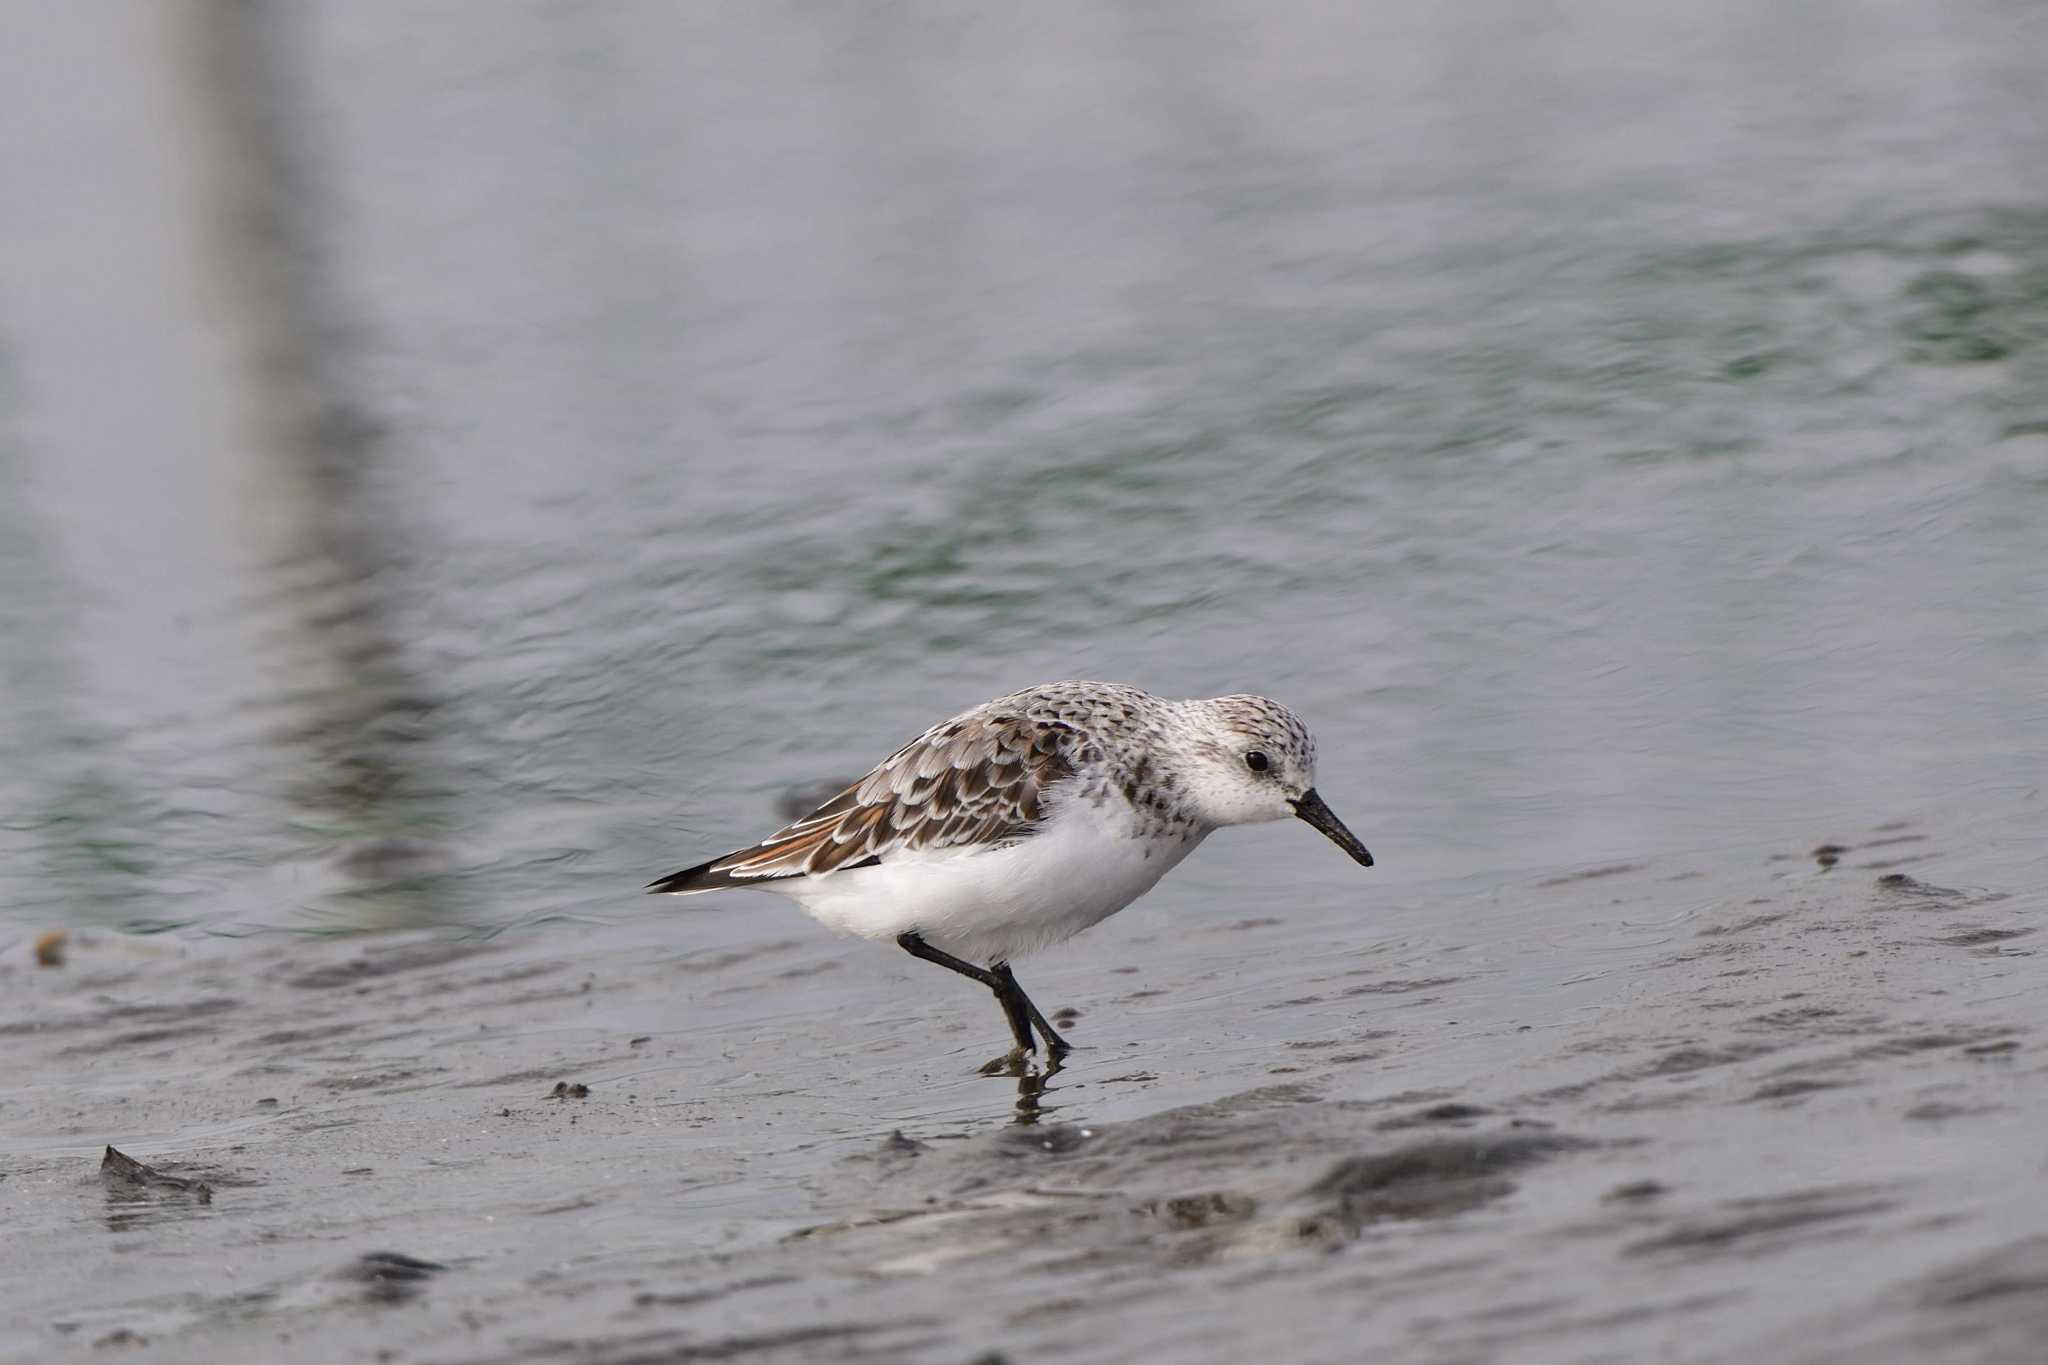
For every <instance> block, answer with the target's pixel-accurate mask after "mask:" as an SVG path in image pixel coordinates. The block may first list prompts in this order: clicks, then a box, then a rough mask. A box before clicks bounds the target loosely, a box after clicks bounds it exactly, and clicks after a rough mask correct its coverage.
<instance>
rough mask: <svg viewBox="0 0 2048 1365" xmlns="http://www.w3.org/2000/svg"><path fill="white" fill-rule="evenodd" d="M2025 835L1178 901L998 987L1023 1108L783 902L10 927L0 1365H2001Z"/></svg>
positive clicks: (937, 1005)
mask: <svg viewBox="0 0 2048 1365" xmlns="http://www.w3.org/2000/svg"><path fill="white" fill-rule="evenodd" d="M2022 817H2026V818H2022ZM2029 818H2030V815H2029V812H2027V811H2025V810H2022V811H2020V812H2018V813H2017V814H2016V815H2015V818H2014V820H2013V821H2012V822H2011V823H2010V824H2009V825H2008V826H2006V827H2005V832H2006V833H2007V834H2008V835H2010V836H2011V837H2010V838H2008V839H2006V840H2005V842H2003V843H2000V842H1999V838H1998V836H1997V835H1996V834H1994V835H1993V836H1992V837H1991V839H1990V840H1989V841H1988V842H1987V841H1986V839H1985V837H1984V835H1983V833H1982V829H1981V827H1974V826H1973V832H1972V835H1971V838H1972V840H1973V841H1974V849H1973V852H1974V854H1975V855H1976V856H1972V857H1968V858H1964V857H1958V856H1955V855H1953V854H1952V853H1951V852H1950V850H1951V849H1952V848H1953V847H1955V846H1956V842H1957V841H1956V840H1955V838H1953V837H1951V836H1950V835H1944V834H1942V833H1939V832H1936V831H1933V830H1929V829H1926V828H1922V827H1918V826H1912V825H1899V826H1892V827H1888V828H1884V829H1871V830H1862V831H1853V830H1852V831H1818V832H1815V834H1814V836H1813V837H1811V838H1806V839H1802V840H1800V841H1797V842H1796V843H1791V844H1790V845H1789V846H1787V847H1784V848H1779V849H1749V850H1742V851H1737V852H1733V853H1726V852H1724V853H1718V854H1714V855H1712V856H1707V855H1700V856H1695V857H1685V858H1673V859H1651V860H1645V861H1643V862H1641V863H1637V864H1632V865H1615V866H1604V867H1591V868H1576V869H1553V870H1550V871H1548V872H1545V873H1541V874H1531V875H1528V876H1524V877H1516V878H1510V879H1507V880H1504V881H1501V880H1496V882H1495V883H1494V884H1490V885H1476V884H1466V885H1457V886H1449V887H1439V888H1435V889H1433V890H1431V891H1430V892H1428V893H1427V894H1420V893H1417V894H1409V895H1406V896H1404V897H1403V898H1400V899H1399V900H1398V901H1397V902H1395V903H1388V902H1387V900H1384V899H1383V900H1380V901H1378V902H1375V900H1374V899H1373V898H1372V897H1370V896H1367V897H1365V898H1363V899H1361V901H1359V902H1358V903H1356V904H1351V905H1343V906H1338V905H1316V904H1310V905H1288V906H1284V907H1283V906H1281V905H1279V904H1278V903H1277V902H1276V904H1275V905H1272V906H1267V907H1263V908H1260V909H1259V910H1258V911H1257V912H1255V913H1254V912H1247V913H1246V914H1244V915H1242V916H1239V917H1237V918H1222V917H1214V916H1205V917H1201V918H1198V919H1197V918H1191V917H1189V916H1187V915H1184V914H1180V915H1177V914H1175V913H1174V906H1173V897H1172V895H1171V892H1170V891H1163V892H1162V893H1160V895H1159V896H1158V897H1155V898H1154V899H1153V900H1150V901H1147V902H1143V903H1141V904H1140V905H1139V906H1138V907H1134V909H1133V910H1131V911H1129V912H1127V913H1126V914H1125V915H1123V916H1120V917H1118V918H1117V919H1116V920H1112V921H1111V922H1110V923H1109V924H1107V925H1105V926H1103V927H1102V928H1101V929H1100V930H1098V931H1095V932H1094V933H1092V934H1091V935H1089V936H1086V937H1084V938H1083V939H1082V940H1081V941H1080V942H1079V943H1077V944H1075V945H1071V946H1070V947H1068V948H1067V949H1065V950H1062V951H1059V952H1055V953H1052V954H1048V955H1047V956H1046V957H1044V958H1043V959H1042V960H1035V961H1033V962H1032V963H1030V964H1028V969H1024V970H1022V971H1021V974H1022V976H1023V978H1024V980H1025V981H1026V982H1027V984H1028V985H1030V986H1031V988H1032V989H1033V991H1034V993H1035V994H1037V995H1038V997H1039V998H1040V1000H1041V1001H1043V1002H1045V1003H1046V1004H1047V1005H1048V1006H1049V1007H1052V1006H1070V1007H1072V1008H1074V1009H1076V1010H1077V1011H1078V1017H1076V1018H1075V1019H1074V1021H1073V1023H1072V1025H1071V1036H1072V1037H1073V1038H1074V1039H1075V1041H1076V1042H1077V1043H1079V1044H1082V1045H1083V1050H1081V1051H1079V1052H1078V1053H1077V1054H1076V1055H1075V1057H1074V1058H1073V1059H1072V1060H1071V1062H1070V1063H1069V1065H1068V1066H1067V1067H1065V1068H1064V1069H1063V1070H1062V1071H1060V1072H1059V1073H1058V1074H1056V1075H1054V1076H1053V1077H1051V1078H1050V1080H1049V1082H1047V1083H1045V1084H1044V1086H1043V1088H1042V1091H1041V1090H1040V1089H1039V1087H1038V1085H1037V1083H1036V1082H1035V1081H1033V1080H1032V1079H1031V1078H1025V1079H1024V1080H1021V1081H1020V1080H1019V1079H1017V1078H1012V1077H984V1076H981V1075H978V1074H976V1068H977V1067H978V1066H979V1065H980V1063H982V1062H983V1061H984V1060H986V1059H987V1058H989V1057H990V1056H991V1055H993V1054H994V1053H995V1052H996V1051H998V1050H999V1045H1000V1042H1001V1039H1002V1021H1001V1018H1000V1016H999V1014H998V1012H997V1011H996V1009H995V1008H994V1006H993V1004H992V1003H991V1002H989V1001H987V1000H985V999H982V998H980V997H979V996H978V995H977V994H976V993H975V992H973V991H972V990H970V989H963V988H962V986H963V984H964V983H958V982H954V981H951V980H948V979H941V977H940V975H939V974H938V973H936V972H934V971H932V970H931V969H929V968H926V967H924V966H922V965H921V964H917V963H914V962H911V961H909V960H908V959H907V958H899V957H897V956H896V955H893V954H889V953H885V952H882V951H880V950H877V949H873V948H868V947H865V946H863V945H859V944H851V943H845V942H841V941H838V940H834V939H832V938H830V937H829V936H826V935H824V934H823V933H821V932H818V931H815V930H814V929H813V928H812V927H811V926H810V925H809V924H808V923H807V922H806V921H804V920H803V919H802V918H801V917H800V916H799V915H798V914H797V913H796V912H795V911H794V910H792V909H790V908H789V907H786V906H784V905H782V904H781V903H780V902H776V901H771V900H769V899H768V898H759V899H749V898H745V897H740V896H735V897H730V898H726V899H725V900H724V901H723V902H722V903H720V904H717V905H715V906H707V907H706V908H705V909H703V910H701V911H693V912H692V913H678V914H673V915H666V916H649V917H645V918H635V919H631V920H627V921H624V922H621V923H619V924H614V925H591V924H578V925H558V926H554V927H551V928H549V929H546V930H542V931H535V932H529V933H525V934H521V935H516V936H515V935H506V936H501V937H499V938H497V939H495V940H476V939H467V940H456V941H451V940H447V939H443V938H436V937H432V936H427V935H421V934H399V935H388V936H358V937H337V938H310V939H309V938H286V937H278V936H273V937H267V938H262V939H257V940H245V941H236V940H224V939H208V938H192V939H176V938H171V937H167V936H159V937H152V938H124V937H121V936H117V935H109V934H101V933H91V934H78V935H74V936H73V938H72V941H71V942H70V943H69V945H68V956H67V960H66V962H65V963H64V965H62V966H60V967H41V968H39V967H37V966H36V965H35V963H34V956H33V954H32V952H31V951H30V944H29V940H28V939H27V938H26V937H24V938H22V939H20V940H18V941H15V942H13V943H11V944H9V945H7V946H6V948H5V965H4V966H0V998H4V999H5V1001H6V1004H5V1007H4V1010H0V1038H4V1040H5V1046H6V1053H7V1057H8V1059H9V1062H10V1065H9V1067H8V1069H7V1079H6V1081H5V1082H4V1083H0V1174H4V1179H0V1218H4V1221H5V1225H6V1226H7V1228H8V1229H9V1235H8V1236H7V1237H6V1238H5V1239H0V1281H4V1283H5V1286H6V1292H5V1304H6V1308H5V1312H4V1316H0V1356H4V1357H5V1358H7V1359H12V1360H36V1361H43V1360H61V1359H81V1360H86V1359H90V1360H104V1359H119V1358H130V1357H132V1358H138V1359H141V1358H146V1359H150V1360H164V1361H180V1360H205V1361H209V1362H214V1363H215V1365H232V1363H236V1362H258V1361H273V1360H278V1359H283V1358H290V1359H305V1360H327V1359H333V1360H383V1361H419V1362H445V1363H446V1365H455V1363H456V1362H487V1361H488V1362H552V1361H561V1362H605V1363H606V1365H624V1362H653V1361H699V1360H763V1361H779V1360H799V1361H809V1360H816V1361H839V1360H862V1359H872V1360H891V1361H893V1360H903V1361H933V1362H964V1361H969V1360H983V1361H991V1360H996V1359H1007V1360H1011V1361H1019V1362H1021V1361H1027V1360H1044V1359H1062V1360H1070V1361H1116V1360H1134V1359H1171V1360H1191V1361H1218V1362H1222V1361H1244V1360H1252V1359H1267V1360H1288V1361H1295V1360H1301V1361H1340V1360H1355V1359H1363V1358H1397V1359H1412V1360H1422V1361H1445V1362H1450V1361H1474V1362H1478V1361H1491V1360H1514V1361H1551V1360H1555V1361H1583V1360H1616V1361H1633V1360H1646V1359H1675V1360H1735V1359H1774V1360H1799V1361H1832V1360H1850V1359H1855V1360H1859V1361H1871V1360H1898V1361H1906V1360H1913V1361H1927V1360H1935V1361H1986V1360H2023V1359H2026V1360H2030V1359H2036V1358H2038V1350H2039V1342H2040V1341H2041V1340H2043V1339H2044V1334H2048V1236H2044V1234H2043V1228H2044V1226H2048V1221H2044V1216H2043V1215H2044V1213H2048V1174H2044V1168H2043V1166H2042V1157H2041V1153H2042V1145H2041V1134H2042V1133H2043V1132H2044V1131H2048V1067H2044V1065H2043V1062H2042V1054H2041V1052H2040V1037H2039V1033H2038V1029H2037V1027H2036V1025H2037V1023H2038V1021H2039V1019H2040V1017H2041V1007H2042V1003H2043V995H2044V990H2043V987H2044V980H2043V974H2042V972H2041V970H2040V967H2039V965H2038V962H2037V961H2036V959H2035V958H2034V957H2033V956H2032V954H2033V951H2034V947H2035V944H2036V942H2037V940H2036V938H2035V932H2036V929H2037V926H2038V924H2039V922H2040V917H2041V911H2042V909H2043V908H2044V907H2043V898H2042V895H2041V893H2040V892H2039V891H2038V890H2037V889H2035V888H2033V887H2031V886H2025V885H2017V884H2004V885H1997V884H1977V883H1975V882H1973V881H1970V880H1967V879H1966V878H1965V876H1964V875H1963V874H1964V872H1966V871H1967V870H1968V869H1969V868H1971V867H1973V866H1974V867H1976V868H1979V869H1982V870H1985V871H1986V872H1987V874H1988V875H1991V876H1995V877H2001V878H2006V879H2014V878H2017V877H2018V876H2019V875H2020V874H2021V873H2023V872H2024V870H2025V869H2026V868H2028V867H2029V866H2036V865H2037V859H2038V855H2037V854H2035V853H2033V852H2032V851H2031V849H2030V848H2029V847H2028V846H2027V844H2026V842H2025V830H2026V828H2027V826H2028V819H2029ZM1823 835H1825V836H1828V839H1827V841H1828V842H1833V843H1836V844H1838V845H1841V846H1842V847H1841V849H1840V851H1838V852H1836V853H1834V854H1832V855H1823V856H1822V857H1819V858H1816V857H1815V856H1814V855H1813V853H1812V851H1811V850H1812V849H1813V847H1814V846H1815V845H1816V844H1818V843H1820V842H1822V836H1823ZM1823 864H1827V865H1825V866H1824V865H1823ZM1198 867H1199V863H1197V864H1194V865H1191V868H1190V871H1191V872H1193V871H1196V869H1198ZM576 1086H587V1087H588V1093H587V1094H583V1093H581V1092H579V1091H576V1090H575V1089H574V1087H576ZM1034 1092H1036V1093H1034ZM1020 1120H1024V1121H1020ZM109 1144H111V1145H112V1146H113V1147H115V1148H117V1149H118V1150H119V1151H120V1152H121V1153H122V1154H124V1155H125V1156H127V1157H129V1158H132V1159H133V1160H134V1161H137V1162H141V1163H145V1164H146V1165H147V1166H148V1167H149V1168H151V1169H152V1170H153V1171H154V1172H156V1173H158V1174H159V1175H161V1176H162V1177H164V1178H165V1181H164V1182H157V1181H154V1180H151V1179H147V1178H144V1177H141V1176H137V1175H135V1174H134V1173H132V1172H130V1173H128V1174H125V1175H124V1174H120V1173H113V1172H110V1173H108V1174H105V1175H103V1173H102V1170H101V1164H102V1160H103V1158H104V1149H105V1147H106V1146H107V1145H109ZM202 1184H203V1185H204V1187H205V1193H204V1195H203V1196H202V1195H201V1194H200V1193H199V1190H198V1187H199V1186H200V1185H202Z"/></svg>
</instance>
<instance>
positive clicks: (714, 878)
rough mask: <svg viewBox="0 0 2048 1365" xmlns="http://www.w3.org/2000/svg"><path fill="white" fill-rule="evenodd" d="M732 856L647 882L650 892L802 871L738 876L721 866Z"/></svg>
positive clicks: (710, 887)
mask: <svg viewBox="0 0 2048 1365" xmlns="http://www.w3.org/2000/svg"><path fill="white" fill-rule="evenodd" d="M732 856H733V855H732V854H730V853H728V854H726V855H725V858H713V859H712V860H711V861H710V862H704V863H698V864H697V865H696V866H695V867H686V868H684V869H683V870H682V871H681V872H671V873H669V874H668V875H667V876H666V877H663V878H662V879H661V880H660V881H654V882H649V883H647V893H648V894H649V895H651V896H687V895H689V894H690V893H691V892H693V891H717V890H720V889H722V888H724V887H728V886H759V885H760V884H761V883H763V882H773V881H780V880H782V879H783V878H784V877H789V876H797V875H801V874H798V873H790V872H770V873H766V874H763V873H758V872H757V873H755V874H754V875H753V876H750V877H736V876H734V875H733V874H732V873H730V872H726V871H723V870H721V869H718V867H717V865H718V864H719V863H722V862H724V861H725V859H726V858H730V857H732ZM870 861H872V860H870Z"/></svg>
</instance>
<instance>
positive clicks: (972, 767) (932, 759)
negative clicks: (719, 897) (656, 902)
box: [647, 707, 1082, 893]
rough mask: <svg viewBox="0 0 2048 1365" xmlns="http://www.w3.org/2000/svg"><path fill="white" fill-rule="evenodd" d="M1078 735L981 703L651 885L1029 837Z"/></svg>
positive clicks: (830, 866)
mask: <svg viewBox="0 0 2048 1365" xmlns="http://www.w3.org/2000/svg"><path fill="white" fill-rule="evenodd" d="M1081 743H1082V737H1081V734H1080V732H1079V731H1078V730H1077V729H1076V728H1075V727H1074V726H1072V725H1069V724H1067V723H1066V722H1065V721H1062V720H1058V719H1036V718H1033V717H1030V716H1027V715H1024V714H1022V713H1021V711H1020V710H1019V709H1017V708H1015V707H1011V708H1001V707H984V708H981V709H979V710H975V711H970V712H968V713H967V714H966V715H963V716H957V717H955V718H954V719H952V720H949V721H947V722H946V723H945V724H943V725H938V726H934V727H933V728H932V729H930V730H927V731H926V732H925V733H924V734H922V735H919V736H918V737H917V738H916V739H914V740H912V741H911V742H910V743H908V744H906V745H904V746H903V747H902V748H901V749H898V750H897V751H896V752H895V753H894V754H892V755H890V757H889V758H888V759H887V760H885V761H884V762H883V763H882V764H881V765H880V766H879V767H877V768H876V769H875V770H874V771H873V772H871V773H869V774H868V775H867V776H866V777H864V778H862V779H861V780H860V781H858V782H856V783H854V784H853V785H852V786H850V787H848V788H847V789H846V790H845V791H843V792H841V793H839V795H837V796H835V797H833V798H832V799H831V800H830V801H827V802H826V803H825V804H824V805H822V806H820V807H818V808H817V809H816V810H814V811H812V812H811V813H810V814H809V815H806V816H805V817H804V818H803V819H801V820H798V821H796V822H795V823H794V824H791V825H788V826H785V827H784V828H782V829H779V830H777V831H776V832H775V833H773V834H771V835H769V836H768V837H767V838H766V839H763V840H762V841H761V842H760V843H758V844H755V845H754V846H753V847H751V848H743V849H739V850H736V851H735V852H732V853H728V854H726V855H725V856H724V857H722V858H713V859H712V860H711V861H709V862H707V863H700V864H699V865H698V866H696V867H690V868H685V869H683V870H682V871H681V872H676V873H672V874H670V875H669V876H666V877H663V878H662V879H661V880H660V881H658V882H655V883H654V884H653V885H651V886H649V887H648V888H647V889H648V890H649V891H659V892H670V893H687V892H691V891H711V890H715V889H717V888H719V887H722V886H744V885H747V884H749V883H756V882H761V881H767V880H772V879H775V878H778V877H801V876H806V875H813V874H817V873H821V872H833V871H837V870H839V869H842V868H847V869H850V868H857V867H872V866H874V865H875V864H877V863H882V862H886V861H888V859H889V858H890V856H891V855H893V854H896V853H900V852H903V851H905V850H913V849H920V850H921V849H936V848H952V847H955V846H958V845H963V844H998V843H1006V842H1010V841H1012V840H1016V839H1021V838H1024V837H1026V836H1028V835H1029V834H1031V833H1032V831H1033V830H1035V829H1036V828H1037V826H1038V822H1039V820H1040V819H1041V818H1043V816H1044V809H1045V808H1044V802H1045V793H1046V792H1047V790H1048V789H1050V788H1051V787H1052V786H1053V785H1054V784H1055V783H1057V782H1059V781H1061V780H1062V779H1064V778H1067V777H1070V776H1072V775H1073V772H1074V755H1075V751H1076V750H1077V749H1078V748H1079V747H1080V745H1081Z"/></svg>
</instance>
